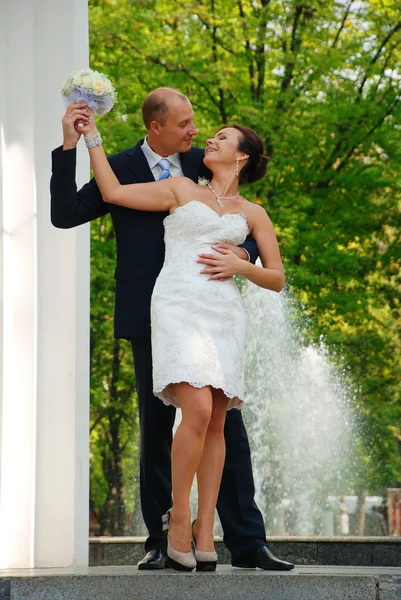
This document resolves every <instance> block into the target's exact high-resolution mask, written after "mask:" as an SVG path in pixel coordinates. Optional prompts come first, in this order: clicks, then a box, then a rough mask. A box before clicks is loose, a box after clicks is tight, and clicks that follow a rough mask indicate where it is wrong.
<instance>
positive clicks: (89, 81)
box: [61, 69, 117, 117]
mask: <svg viewBox="0 0 401 600" xmlns="http://www.w3.org/2000/svg"><path fill="white" fill-rule="evenodd" d="M61 95H62V96H63V97H64V98H65V102H66V105H68V104H71V102H74V101H75V102H87V103H88V106H89V108H90V109H91V110H92V111H93V112H94V113H95V115H97V116H98V117H102V116H103V115H105V114H106V113H108V112H109V110H111V109H112V108H113V106H114V103H115V102H116V101H117V92H116V91H115V89H114V87H113V86H112V84H111V81H110V79H108V77H106V75H103V73H98V71H93V70H92V69H81V70H80V71H74V72H73V73H71V75H69V77H68V78H67V80H66V81H65V83H64V85H63V87H62V89H61Z"/></svg>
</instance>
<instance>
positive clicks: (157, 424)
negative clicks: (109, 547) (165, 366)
mask: <svg viewBox="0 0 401 600" xmlns="http://www.w3.org/2000/svg"><path fill="white" fill-rule="evenodd" d="M131 346H132V353H133V357H134V365H135V374H136V385H137V392H138V401H139V421H140V495H141V507H142V515H143V518H144V521H145V525H146V527H147V529H148V532H149V537H148V538H147V540H146V543H145V551H146V552H148V551H149V550H150V549H152V548H162V543H163V534H162V522H161V517H162V515H163V514H164V513H165V512H166V511H167V510H168V509H169V508H170V507H171V505H172V499H171V444H172V437H173V434H172V429H173V425H174V420H175V411H176V409H175V408H174V407H173V406H165V405H164V404H163V403H162V401H161V400H159V399H158V398H156V397H155V396H154V395H153V382H152V352H151V343H150V339H141V340H137V339H131ZM224 435H225V440H226V461H225V465H224V470H223V476H222V480H221V486H220V492H219V497H218V501H217V510H218V513H219V517H220V521H221V524H222V527H223V532H224V543H225V545H226V546H227V548H228V549H229V551H230V552H231V554H232V555H233V556H241V555H242V554H246V553H248V552H251V551H252V550H256V549H257V548H260V547H261V546H263V545H265V544H266V533H265V527H264V523H263V517H262V514H261V512H260V510H259V509H258V507H257V505H256V503H255V500H254V494H255V486H254V481H253V474H252V463H251V453H250V447H249V442H248V436H247V433H246V429H245V426H244V422H243V420H242V414H241V411H240V410H237V409H232V410H230V411H228V412H227V418H226V424H225V429H224Z"/></svg>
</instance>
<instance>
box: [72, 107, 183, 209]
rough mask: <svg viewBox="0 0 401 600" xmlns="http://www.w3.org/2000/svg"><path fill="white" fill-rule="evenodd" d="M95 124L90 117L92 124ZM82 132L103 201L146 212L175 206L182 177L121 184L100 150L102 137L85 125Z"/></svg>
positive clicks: (93, 126) (94, 128) (93, 128)
mask: <svg viewBox="0 0 401 600" xmlns="http://www.w3.org/2000/svg"><path fill="white" fill-rule="evenodd" d="M93 122H94V119H93V117H92V118H91V123H93ZM81 131H82V132H83V133H84V134H85V143H86V146H87V148H88V150H89V156H90V161H91V164H92V169H93V173H94V176H95V179H96V183H97V185H98V187H99V189H100V192H101V194H102V198H103V200H104V201H105V202H108V203H110V204H119V205H120V206H126V207H127V208H135V209H136V210H148V211H166V212H167V211H170V210H172V209H174V208H175V207H176V206H177V205H178V198H177V193H176V190H177V187H178V186H180V182H181V183H182V181H183V180H186V178H185V177H174V178H172V177H171V178H169V179H164V180H163V181H154V182H151V183H133V184H129V185H121V184H120V182H119V181H118V179H117V177H116V176H115V174H114V171H113V169H112V168H111V167H110V165H109V162H108V160H107V158H106V154H105V152H104V150H103V145H102V138H101V136H100V133H99V132H98V130H97V129H96V126H95V125H90V126H88V125H86V126H85V127H84V128H82V129H81Z"/></svg>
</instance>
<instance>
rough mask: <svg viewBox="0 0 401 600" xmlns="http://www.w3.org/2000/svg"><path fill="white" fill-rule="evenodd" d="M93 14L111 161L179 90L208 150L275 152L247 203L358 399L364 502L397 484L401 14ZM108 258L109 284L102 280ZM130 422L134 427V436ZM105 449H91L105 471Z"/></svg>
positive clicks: (362, 6) (280, 8)
mask: <svg viewBox="0 0 401 600" xmlns="http://www.w3.org/2000/svg"><path fill="white" fill-rule="evenodd" d="M89 4H90V23H91V31H90V35H91V67H93V68H95V69H98V70H99V71H103V72H105V73H106V74H107V75H109V76H110V77H111V79H112V81H113V82H114V83H115V85H116V86H117V88H118V93H119V102H118V104H117V105H116V107H115V109H114V110H113V112H112V113H111V114H110V115H109V116H108V117H106V118H105V119H104V120H103V121H102V133H104V137H105V139H106V140H107V144H108V148H107V149H108V151H109V152H115V151H117V150H121V149H123V148H126V147H130V146H132V145H134V143H135V142H136V140H137V139H138V138H139V137H141V136H142V135H143V134H144V129H143V125H142V122H141V115H140V105H141V102H142V100H143V98H144V97H145V95H146V94H147V93H148V92H149V91H150V90H151V89H153V88H155V87H158V86H171V87H175V88H179V89H180V90H181V91H183V92H184V93H185V94H187V95H188V97H189V98H190V99H191V101H192V103H193V106H194V109H195V111H196V119H197V125H198V127H199V129H200V132H201V133H200V135H199V139H198V142H197V143H198V144H199V145H202V144H203V143H204V142H205V139H206V138H207V137H208V136H209V135H211V134H212V133H213V132H214V130H215V129H216V127H217V126H218V125H220V124H221V123H222V122H230V121H239V122H240V123H242V124H245V125H248V126H251V127H253V128H255V129H256V130H257V131H258V132H259V134H260V135H261V137H262V138H263V140H264V141H265V146H266V154H267V155H268V156H269V157H270V168H269V172H268V175H267V176H266V177H265V179H264V180H262V181H261V182H258V183H256V184H254V185H253V186H250V187H249V188H248V189H247V190H246V194H247V196H248V198H249V199H251V200H254V201H256V202H259V203H261V204H263V205H264V206H265V207H266V209H267V210H268V212H269V214H270V216H271V218H272V220H273V222H274V224H275V228H276V231H277V233H278V237H279V241H280V245H281V250H282V254H283V258H284V262H285V266H286V273H287V278H288V280H289V282H290V286H291V289H292V291H293V293H294V294H295V296H296V297H297V298H298V299H299V300H300V302H301V303H302V306H303V308H304V312H305V315H306V316H307V317H308V319H307V321H306V322H307V323H308V326H307V327H306V328H305V332H304V333H305V339H306V340H308V341H314V342H317V341H318V340H319V339H320V338H321V336H323V337H324V339H325V342H326V344H327V345H328V347H329V349H331V351H332V354H333V360H334V361H336V362H338V363H339V366H341V367H345V368H347V371H348V372H349V373H350V376H351V377H352V380H353V382H354V384H355V385H356V387H357V389H358V390H359V404H360V407H361V408H362V411H363V413H364V415H365V424H366V428H367V432H368V434H367V437H368V439H369V440H371V444H370V448H369V453H368V451H367V450H366V462H367V467H368V481H367V484H368V486H370V487H371V488H372V489H373V488H375V487H377V486H387V485H389V484H396V483H397V482H398V483H400V482H401V458H400V451H399V449H400V439H401V430H400V427H399V423H400V416H401V415H400V406H401V398H400V386H399V382H400V380H401V339H400V337H401V334H400V332H401V307H400V289H401V276H400V261H401V256H400V247H401V244H400V221H401V219H400V212H401V201H400V185H401V180H400V177H399V173H400V167H401V145H400V128H401V112H400V97H399V86H400V79H399V78H400V75H399V74H398V72H397V66H398V65H399V64H400V59H401V7H400V5H399V3H398V2H396V1H395V0H386V2H382V1H380V2H379V0H368V1H367V2H365V3H357V2H352V1H351V0H347V1H346V2H340V1H339V0H338V1H333V0H329V1H327V2H321V1H320V0H309V1H308V2H302V1H301V0H253V1H252V2H251V1H250V0H236V1H234V2H233V1H231V0H196V1H195V0H187V1H184V0H159V1H157V2H156V1H155V0H135V1H130V0H107V1H105V0H102V1H100V0H91V1H90V3H89ZM103 227H104V232H105V235H104V236H103V239H102V241H101V240H100V237H99V239H98V245H97V246H96V245H95V244H94V245H93V248H92V257H93V261H92V264H93V268H94V269H96V272H95V271H94V272H93V275H92V283H93V286H95V287H96V292H95V287H94V291H93V308H92V310H93V311H94V312H95V313H98V312H99V311H104V312H103V313H102V314H99V315H98V316H97V317H96V315H94V319H93V323H92V335H93V336H94V337H95V338H96V340H97V341H96V343H95V345H96V346H97V348H100V340H99V339H98V338H99V337H101V336H102V335H104V339H102V343H103V344H104V351H105V352H106V348H107V349H108V350H107V351H108V353H109V354H110V356H108V357H107V360H106V356H103V354H102V355H101V354H100V350H99V357H98V359H94V360H95V363H96V364H94V365H93V367H92V369H93V377H94V375H95V372H96V377H95V379H94V378H92V386H93V398H95V397H97V396H99V398H100V397H101V396H102V394H103V396H104V395H105V392H104V391H102V392H101V391H100V387H101V385H102V384H101V382H102V381H103V380H104V378H105V376H106V374H107V373H110V372H111V371H110V369H111V367H110V364H111V361H112V357H111V351H112V348H113V342H112V338H111V337H108V338H107V337H106V329H107V335H109V336H111V318H112V297H111V296H112V288H113V282H112V279H111V278H112V272H113V267H112V266H111V263H112V262H113V261H114V258H113V255H114V241H113V240H112V234H111V229H110V224H109V223H103ZM97 228H98V224H96V225H94V227H93V232H92V235H93V237H96V236H97V235H98V234H97V233H96V232H97ZM105 257H107V258H108V259H110V265H108V266H107V270H106V266H105V268H104V269H101V264H102V263H101V261H103V260H106V258H105ZM98 276H99V277H100V278H101V280H100V279H99V281H98ZM103 277H104V279H103ZM100 298H102V301H101V302H102V307H101V306H100V300H99V299H100ZM100 324H101V325H102V326H104V328H105V331H104V332H102V327H101V326H100ZM97 361H99V362H97ZM127 361H128V359H127ZM124 364H125V367H124V369H125V371H126V374H125V376H126V377H127V379H126V380H123V379H121V378H120V380H119V385H120V386H122V387H123V388H124V390H128V389H129V388H130V385H131V384H130V385H129V384H128V383H124V381H126V382H128V381H129V378H130V377H131V371H130V367H129V366H128V362H127V363H124ZM106 365H108V366H106ZM120 377H121V375H120ZM95 387H96V390H95ZM98 387H99V389H98ZM122 397H123V395H122V396H120V401H121V402H122V400H121V399H122ZM100 404H101V403H99V405H100ZM96 411H97V409H96V408H95V409H94V413H93V414H94V419H95V420H96V419H97V416H96V415H97V412H96ZM133 415H134V413H133V412H131V413H130V417H129V419H128V421H127V422H129V423H130V426H131V427H133V430H132V431H133V436H134V435H137V434H136V433H135V432H136V429H135V426H134V416H133ZM98 427H100V425H98V426H97V427H95V430H96V431H97V429H98ZM99 439H100V438H99ZM99 445H100V444H99V442H97V443H96V444H93V448H94V455H95V454H96V456H97V454H98V453H99ZM98 463H99V461H98ZM98 463H97V464H98ZM96 474H99V475H98V476H99V477H100V468H99V466H98V467H97V468H96V469H94V470H93V480H92V488H93V489H96V490H98V489H99V490H100V488H101V486H97V485H96V486H95V484H94V478H96V476H97V475H96ZM99 481H100V480H99ZM96 493H97V494H98V495H99V497H100V495H101V494H100V491H99V492H96ZM104 493H105V492H103V494H104ZM99 501H100V500H99ZM97 502H98V501H97Z"/></svg>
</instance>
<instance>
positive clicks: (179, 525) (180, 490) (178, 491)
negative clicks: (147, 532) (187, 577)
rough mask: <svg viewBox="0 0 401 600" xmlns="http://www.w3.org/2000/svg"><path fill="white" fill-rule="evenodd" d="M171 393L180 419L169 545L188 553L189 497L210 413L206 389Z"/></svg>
mask: <svg viewBox="0 0 401 600" xmlns="http://www.w3.org/2000/svg"><path fill="white" fill-rule="evenodd" d="M174 391H175V394H176V397H177V399H178V402H179V404H180V406H181V410H182V420H181V423H180V424H179V426H178V429H177V431H176V434H175V436H174V440H173V445H172V449H171V468H172V485H173V508H172V511H171V528H170V543H171V545H172V547H173V548H174V549H175V550H178V552H189V551H190V550H191V509H190V503H189V495H190V491H191V486H192V482H193V479H194V476H195V473H196V471H197V469H198V467H199V462H200V459H201V456H202V451H203V446H204V442H205V435H206V431H207V428H208V425H209V421H210V417H211V414H212V406H213V402H212V391H211V388H210V387H204V388H200V389H197V388H194V387H192V386H190V385H189V384H188V383H177V384H175V385H174Z"/></svg>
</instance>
